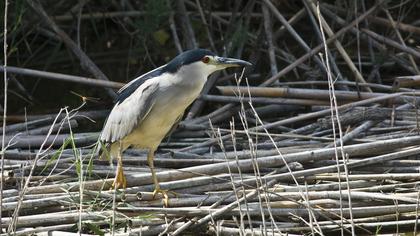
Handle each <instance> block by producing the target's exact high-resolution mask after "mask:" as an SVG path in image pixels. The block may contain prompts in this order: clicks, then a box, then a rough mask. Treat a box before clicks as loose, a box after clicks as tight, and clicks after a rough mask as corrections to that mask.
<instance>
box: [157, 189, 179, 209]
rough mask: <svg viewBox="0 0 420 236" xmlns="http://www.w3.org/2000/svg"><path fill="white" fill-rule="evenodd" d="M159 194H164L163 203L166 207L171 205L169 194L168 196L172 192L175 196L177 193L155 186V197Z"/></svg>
mask: <svg viewBox="0 0 420 236" xmlns="http://www.w3.org/2000/svg"><path fill="white" fill-rule="evenodd" d="M158 194H161V195H162V198H163V204H165V207H168V206H169V196H168V194H172V195H173V196H175V197H176V196H177V194H176V193H175V192H174V191H170V190H163V189H160V188H155V190H153V199H155V198H156V196H157V195H158Z"/></svg>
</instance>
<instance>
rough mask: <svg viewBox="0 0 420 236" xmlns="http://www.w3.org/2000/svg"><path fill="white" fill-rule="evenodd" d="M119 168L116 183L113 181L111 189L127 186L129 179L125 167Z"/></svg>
mask: <svg viewBox="0 0 420 236" xmlns="http://www.w3.org/2000/svg"><path fill="white" fill-rule="evenodd" d="M117 168H118V169H117V174H116V175H115V179H114V183H112V187H111V190H113V189H120V188H123V189H125V188H127V179H126V178H125V175H124V172H123V168H122V167H121V166H118V167H117Z"/></svg>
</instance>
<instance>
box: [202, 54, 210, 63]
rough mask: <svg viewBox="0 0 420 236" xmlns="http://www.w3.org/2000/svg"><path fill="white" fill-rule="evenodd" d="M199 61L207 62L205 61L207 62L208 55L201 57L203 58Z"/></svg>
mask: <svg viewBox="0 0 420 236" xmlns="http://www.w3.org/2000/svg"><path fill="white" fill-rule="evenodd" d="M201 61H202V62H204V63H206V64H207V63H209V61H210V57H208V56H205V57H203V58H202V59H201Z"/></svg>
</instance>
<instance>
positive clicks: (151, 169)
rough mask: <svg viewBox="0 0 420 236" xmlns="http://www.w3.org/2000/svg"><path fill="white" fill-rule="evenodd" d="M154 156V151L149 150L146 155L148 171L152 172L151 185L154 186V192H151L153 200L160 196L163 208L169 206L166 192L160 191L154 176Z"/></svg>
mask: <svg viewBox="0 0 420 236" xmlns="http://www.w3.org/2000/svg"><path fill="white" fill-rule="evenodd" d="M154 155H155V151H154V150H149V153H148V154H147V163H148V164H149V167H150V171H151V172H152V179H153V184H154V185H155V190H153V199H154V198H155V197H156V196H157V195H158V194H159V193H160V194H162V197H163V202H164V204H165V206H168V205H169V197H168V190H163V189H160V185H159V180H158V178H157V176H156V171H155V166H154V164H153V158H154Z"/></svg>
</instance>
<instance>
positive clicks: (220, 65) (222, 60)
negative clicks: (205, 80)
mask: <svg viewBox="0 0 420 236" xmlns="http://www.w3.org/2000/svg"><path fill="white" fill-rule="evenodd" d="M251 65H252V64H251V63H249V62H247V61H243V60H239V59H234V58H227V57H219V56H217V55H216V54H214V53H213V52H211V51H209V50H206V49H193V50H189V51H185V52H183V53H181V54H179V55H178V56H176V57H175V58H174V59H173V60H172V61H170V62H169V63H168V64H167V65H166V67H167V68H166V69H167V70H168V71H170V72H177V71H179V70H194V71H196V72H198V73H202V74H205V75H207V76H208V75H210V74H211V73H213V72H215V71H218V70H223V69H226V68H228V67H241V66H251Z"/></svg>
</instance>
